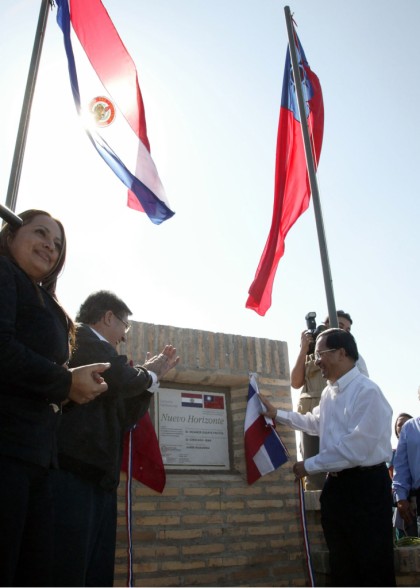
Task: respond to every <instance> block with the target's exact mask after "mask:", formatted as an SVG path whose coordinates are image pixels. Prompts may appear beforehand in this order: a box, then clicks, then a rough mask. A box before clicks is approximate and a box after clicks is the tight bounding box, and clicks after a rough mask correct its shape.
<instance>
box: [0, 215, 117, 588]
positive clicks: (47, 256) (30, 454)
mask: <svg viewBox="0 0 420 588" xmlns="http://www.w3.org/2000/svg"><path fill="white" fill-rule="evenodd" d="M20 216H21V218H22V219H23V224H22V226H21V227H14V226H12V225H9V224H6V225H5V226H4V227H3V229H2V230H1V231H0V468H1V475H0V585H1V586H49V585H50V584H51V575H50V570H51V563H52V562H51V559H52V543H53V537H52V528H53V527H52V522H53V521H52V515H53V513H52V500H51V490H50V479H49V475H48V472H49V469H50V468H51V467H56V463H57V456H56V429H57V425H58V422H59V418H60V414H61V404H62V403H63V402H65V401H67V400H68V399H71V400H73V401H75V402H78V403H85V402H89V401H90V400H92V399H93V398H95V397H96V396H97V395H98V394H100V393H102V392H104V391H105V390H106V389H107V385H106V383H105V382H104V381H103V378H102V377H101V376H100V375H99V373H98V372H101V371H103V370H104V369H106V368H107V365H106V364H95V365H91V366H83V367H82V368H81V369H74V370H69V369H68V367H67V362H68V358H69V336H70V334H71V331H72V322H71V320H70V319H69V317H68V316H67V315H66V313H65V312H64V310H63V309H62V308H61V306H60V305H59V303H58V301H57V299H56V297H55V287H56V282H57V276H58V275H59V273H60V271H61V269H62V267H63V265H64V261H65V256H66V238H65V232H64V228H63V226H62V224H61V223H60V222H59V221H57V220H55V219H53V218H52V217H51V216H50V215H49V214H48V213H46V212H43V211H39V210H29V211H26V212H24V213H22V214H21V215H20Z"/></svg>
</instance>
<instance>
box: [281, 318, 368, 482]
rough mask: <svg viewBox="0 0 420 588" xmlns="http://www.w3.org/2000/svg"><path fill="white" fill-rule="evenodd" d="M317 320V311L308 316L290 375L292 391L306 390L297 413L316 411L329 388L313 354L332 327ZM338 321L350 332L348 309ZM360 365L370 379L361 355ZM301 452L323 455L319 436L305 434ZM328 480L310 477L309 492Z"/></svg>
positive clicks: (315, 476)
mask: <svg viewBox="0 0 420 588" xmlns="http://www.w3.org/2000/svg"><path fill="white" fill-rule="evenodd" d="M315 317H316V313H315V312H309V313H308V314H307V315H306V317H305V319H306V324H307V328H306V329H305V331H303V333H302V334H301V341H300V351H299V355H298V357H297V359H296V363H295V365H294V367H293V369H292V371H291V374H290V383H291V386H292V388H295V389H298V388H302V390H301V392H300V396H299V402H298V406H297V412H299V413H300V414H306V413H308V412H312V410H313V409H314V408H315V407H316V406H318V404H319V401H320V398H321V394H322V391H323V389H324V388H325V386H326V385H327V381H326V380H325V379H324V378H323V377H322V375H321V370H320V369H319V367H318V366H317V365H316V364H315V359H314V356H313V353H314V349H315V340H316V338H317V336H318V335H319V334H320V333H322V332H323V331H325V330H326V329H328V328H329V318H328V317H326V319H325V321H324V323H323V324H320V325H318V327H317V326H316V321H315ZM337 318H338V326H339V328H340V329H343V330H344V331H347V332H348V333H349V332H350V330H351V325H352V324H353V321H352V319H351V317H350V315H349V314H348V313H347V312H344V310H337ZM356 365H357V367H358V368H359V370H360V372H361V373H362V374H364V375H365V376H369V374H368V371H367V368H366V364H365V362H364V360H363V359H362V358H361V357H360V355H359V359H358V361H357V364H356ZM300 452H301V454H302V457H303V459H307V458H308V457H312V456H314V455H317V454H318V453H319V437H317V436H315V435H308V434H307V433H301V441H300ZM324 481H325V474H314V475H312V476H307V477H306V478H305V490H322V487H323V485H324Z"/></svg>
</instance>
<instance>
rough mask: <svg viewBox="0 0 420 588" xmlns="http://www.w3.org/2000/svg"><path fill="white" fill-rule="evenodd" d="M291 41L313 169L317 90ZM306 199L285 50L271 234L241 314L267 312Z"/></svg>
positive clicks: (320, 111)
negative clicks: (287, 242) (287, 244)
mask: <svg viewBox="0 0 420 588" xmlns="http://www.w3.org/2000/svg"><path fill="white" fill-rule="evenodd" d="M294 38H295V46H296V52H297V58H298V63H299V71H300V77H301V82H302V89H303V94H304V101H305V106H306V117H307V121H308V128H309V136H310V139H311V145H312V154H313V158H314V164H315V169H316V168H317V166H318V161H319V156H320V154H321V147H322V137H323V133H324V103H323V99H322V90H321V84H320V83H319V80H318V78H317V76H316V75H315V74H314V73H313V71H311V68H310V67H309V64H308V62H307V60H306V57H305V53H304V51H303V47H302V45H301V44H300V41H299V38H298V36H297V34H296V31H295V30H294ZM310 195H311V188H310V183H309V177H308V172H307V167H306V156H305V148H304V143H303V137H302V129H301V123H300V116H299V107H298V101H297V95H296V88H295V82H294V77H293V71H292V64H291V59H290V51H289V48H288V50H287V54H286V64H285V69H284V78H283V92H282V97H281V107H280V120H279V127H278V134H277V150H276V173H275V186H274V208H273V217H272V221H271V228H270V233H269V235H268V239H267V242H266V245H265V248H264V251H263V253H262V256H261V259H260V263H259V265H258V268H257V271H256V273H255V278H254V281H253V283H252V285H251V287H250V289H249V291H248V292H249V297H248V300H247V302H246V308H250V309H252V310H255V311H256V312H257V313H258V314H259V315H261V316H264V315H265V313H266V312H267V310H268V309H269V308H270V306H271V292H272V289H273V282H274V277H275V275H276V271H277V266H278V264H279V261H280V259H281V257H282V256H283V254H284V241H285V239H286V235H287V233H288V232H289V229H290V228H291V227H292V226H293V225H294V223H295V222H296V220H297V219H298V218H299V217H300V215H301V214H302V213H303V212H305V210H306V209H307V208H308V206H309V200H310Z"/></svg>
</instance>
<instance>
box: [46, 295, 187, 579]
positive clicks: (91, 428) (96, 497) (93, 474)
mask: <svg viewBox="0 0 420 588" xmlns="http://www.w3.org/2000/svg"><path fill="white" fill-rule="evenodd" d="M131 314H132V313H131V311H130V309H129V308H128V306H127V305H126V304H125V303H124V302H123V301H122V300H121V299H119V298H118V297H117V296H115V294H113V293H112V292H108V291H99V292H96V293H94V294H91V295H90V296H89V297H88V298H87V299H86V301H85V302H84V303H83V304H82V305H81V307H80V310H79V312H78V315H77V317H76V320H77V321H78V323H79V324H78V325H77V330H76V341H75V346H74V351H73V354H72V358H71V362H70V364H71V366H77V365H80V364H85V363H86V362H87V361H88V363H90V359H89V360H88V358H96V360H95V362H97V361H106V362H109V363H110V364H111V367H110V368H109V370H108V371H107V378H106V382H107V384H108V392H107V393H106V396H105V395H102V399H101V398H100V397H98V398H97V399H96V400H95V401H93V402H92V403H90V404H89V405H83V406H72V405H71V404H68V405H67V406H66V407H65V410H64V412H63V415H62V422H61V425H60V429H59V433H58V456H59V466H60V471H58V472H57V473H56V474H55V475H54V494H55V508H56V529H55V531H56V537H55V542H56V555H55V562H54V566H55V577H54V580H55V584H54V585H55V586H112V585H113V577H114V557H115V541H116V538H115V535H116V520H117V486H118V483H119V474H120V469H121V459H122V449H123V436H124V432H125V431H126V430H128V429H129V428H130V427H132V426H134V425H135V424H136V423H137V422H138V420H139V419H140V418H141V417H142V416H143V415H144V414H145V412H146V411H147V410H148V408H149V404H150V399H151V398H152V396H153V392H154V391H155V390H156V389H157V387H158V386H159V379H160V378H161V377H162V376H164V375H165V374H166V373H167V372H168V371H169V370H170V369H172V368H173V367H175V366H176V365H177V364H178V362H179V357H177V356H176V349H175V348H174V347H173V346H172V345H166V346H165V348H164V349H163V350H162V352H161V353H160V354H159V355H156V356H154V357H152V358H148V359H147V361H146V362H145V363H144V364H143V365H142V366H139V365H137V366H134V367H133V366H131V365H130V364H129V363H128V361H127V357H126V356H125V355H119V353H118V351H117V346H118V344H119V343H121V342H124V341H125V336H126V334H127V332H128V330H129V328H130V325H129V322H128V317H129V316H130V315H131ZM92 362H93V361H92ZM80 409H81V410H80Z"/></svg>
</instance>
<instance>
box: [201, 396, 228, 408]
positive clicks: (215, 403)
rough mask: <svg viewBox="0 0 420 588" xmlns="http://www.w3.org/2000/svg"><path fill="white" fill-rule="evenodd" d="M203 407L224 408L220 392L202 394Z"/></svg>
mask: <svg viewBox="0 0 420 588" xmlns="http://www.w3.org/2000/svg"><path fill="white" fill-rule="evenodd" d="M204 408H215V409H218V410H223V409H224V408H225V397H224V396H223V395H222V394H204Z"/></svg>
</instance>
